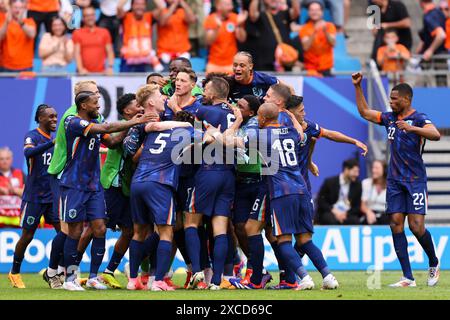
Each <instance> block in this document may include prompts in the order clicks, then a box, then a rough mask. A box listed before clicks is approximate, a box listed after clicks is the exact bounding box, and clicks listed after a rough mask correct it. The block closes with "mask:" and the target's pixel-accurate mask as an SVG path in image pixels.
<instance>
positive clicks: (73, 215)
mask: <svg viewBox="0 0 450 320" xmlns="http://www.w3.org/2000/svg"><path fill="white" fill-rule="evenodd" d="M76 216H77V210H75V209H70V210H69V218H70V219H75V218H76Z"/></svg>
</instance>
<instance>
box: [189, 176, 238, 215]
mask: <svg viewBox="0 0 450 320" xmlns="http://www.w3.org/2000/svg"><path fill="white" fill-rule="evenodd" d="M194 179H195V182H194V188H193V189H192V192H191V194H190V195H189V198H188V203H187V205H188V206H187V208H186V209H187V210H186V211H188V212H190V213H200V214H204V215H206V216H208V217H212V216H225V217H231V209H232V206H233V201H234V192H235V177H234V173H233V172H232V171H231V170H221V171H220V170H217V171H214V170H199V171H197V173H196V174H195V177H194Z"/></svg>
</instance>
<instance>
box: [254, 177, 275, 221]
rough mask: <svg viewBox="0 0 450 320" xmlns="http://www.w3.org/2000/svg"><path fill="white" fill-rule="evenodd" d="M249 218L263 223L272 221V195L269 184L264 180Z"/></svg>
mask: <svg viewBox="0 0 450 320" xmlns="http://www.w3.org/2000/svg"><path fill="white" fill-rule="evenodd" d="M249 219H252V220H256V221H259V222H263V223H271V221H270V196H269V191H268V188H267V185H266V184H265V183H264V182H263V183H262V184H261V186H260V188H259V191H258V195H257V196H256V199H255V201H254V202H253V205H252V210H251V211H250V216H249Z"/></svg>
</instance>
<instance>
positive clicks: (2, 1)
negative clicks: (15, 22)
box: [0, 0, 8, 71]
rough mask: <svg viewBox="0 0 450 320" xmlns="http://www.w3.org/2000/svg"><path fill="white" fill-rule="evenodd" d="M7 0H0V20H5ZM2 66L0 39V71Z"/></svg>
mask: <svg viewBox="0 0 450 320" xmlns="http://www.w3.org/2000/svg"><path fill="white" fill-rule="evenodd" d="M7 5H8V3H7V0H0V22H1V21H5V18H6V13H7V12H8V6H7ZM2 68H3V63H2V41H0V71H1V70H2Z"/></svg>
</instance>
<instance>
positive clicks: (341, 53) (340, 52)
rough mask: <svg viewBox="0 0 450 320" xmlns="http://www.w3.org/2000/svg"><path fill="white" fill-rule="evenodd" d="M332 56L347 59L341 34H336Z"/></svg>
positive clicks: (343, 37)
mask: <svg viewBox="0 0 450 320" xmlns="http://www.w3.org/2000/svg"><path fill="white" fill-rule="evenodd" d="M334 55H335V56H337V57H348V54H347V46H346V43H345V36H344V34H343V33H342V32H339V33H337V34H336V45H335V46H334Z"/></svg>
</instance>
